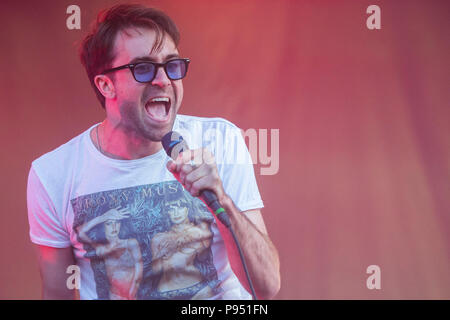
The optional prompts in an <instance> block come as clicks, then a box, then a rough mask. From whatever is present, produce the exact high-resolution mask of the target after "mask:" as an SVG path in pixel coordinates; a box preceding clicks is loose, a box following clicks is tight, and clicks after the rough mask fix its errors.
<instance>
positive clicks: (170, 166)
mask: <svg viewBox="0 0 450 320" xmlns="http://www.w3.org/2000/svg"><path fill="white" fill-rule="evenodd" d="M166 167H167V170H169V171H170V172H175V169H176V168H177V164H176V163H175V161H172V160H169V161H168V162H167V164H166Z"/></svg>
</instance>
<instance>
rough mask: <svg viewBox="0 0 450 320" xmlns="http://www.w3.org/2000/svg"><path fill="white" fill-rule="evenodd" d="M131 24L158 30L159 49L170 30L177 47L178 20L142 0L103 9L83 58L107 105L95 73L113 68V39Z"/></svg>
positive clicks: (86, 40) (87, 39) (85, 42)
mask: <svg viewBox="0 0 450 320" xmlns="http://www.w3.org/2000/svg"><path fill="white" fill-rule="evenodd" d="M130 27H138V28H139V27H141V28H149V29H152V30H155V31H156V42H155V44H154V47H153V50H158V49H160V48H161V45H162V43H163V41H164V37H165V34H166V33H167V34H168V35H169V36H170V37H171V38H172V40H173V42H174V43H175V46H176V47H178V44H179V42H180V33H179V31H178V28H177V26H176V25H175V23H174V22H173V21H172V19H170V17H169V16H168V15H166V14H165V13H164V12H162V11H160V10H158V9H154V8H148V7H146V6H143V5H140V4H119V5H115V6H113V7H111V8H110V9H106V10H103V11H101V12H100V13H99V14H98V16H97V20H96V21H95V23H94V25H93V27H92V30H91V32H90V33H89V34H88V35H87V36H86V37H85V38H84V40H83V42H82V43H81V46H80V59H81V63H82V64H83V66H84V68H85V69H86V72H87V75H88V78H89V81H90V83H91V86H92V87H93V89H94V91H95V93H96V95H97V98H98V99H99V101H100V103H101V105H102V107H103V108H105V97H104V96H103V95H102V93H101V92H100V91H99V90H98V89H97V87H96V86H95V83H94V78H95V76H96V75H98V74H100V73H101V72H103V71H104V70H106V69H107V68H111V64H112V61H113V60H114V58H115V56H114V52H113V51H114V50H113V49H114V40H115V39H116V35H117V34H118V33H119V32H120V31H122V30H124V29H127V28H130Z"/></svg>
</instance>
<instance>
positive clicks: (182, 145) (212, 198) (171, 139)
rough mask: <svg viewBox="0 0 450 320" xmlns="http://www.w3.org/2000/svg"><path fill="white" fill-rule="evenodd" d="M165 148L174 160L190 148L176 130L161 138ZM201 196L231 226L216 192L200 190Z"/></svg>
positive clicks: (221, 219)
mask: <svg viewBox="0 0 450 320" xmlns="http://www.w3.org/2000/svg"><path fill="white" fill-rule="evenodd" d="M161 142H162V145H163V148H164V150H165V151H166V153H167V155H168V156H169V157H171V158H172V159H173V160H175V159H177V158H178V155H179V154H180V153H181V152H183V151H186V150H189V147H188V144H187V142H186V140H184V139H183V137H182V136H181V135H180V134H179V133H178V132H176V131H170V132H169V133H167V134H165V135H164V137H163V138H162V140H161ZM200 198H201V199H202V200H203V201H204V202H205V203H206V205H207V206H208V207H209V208H210V209H211V210H212V211H213V212H214V213H215V214H216V216H217V218H218V219H219V220H220V222H222V223H223V224H224V225H225V226H226V227H227V228H228V229H229V228H230V227H231V222H230V218H229V217H228V214H227V213H226V211H225V209H224V208H222V206H221V205H220V203H219V200H218V199H217V196H216V194H215V193H214V192H213V191H211V190H207V189H206V190H202V191H200Z"/></svg>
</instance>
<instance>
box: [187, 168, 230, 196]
mask: <svg viewBox="0 0 450 320" xmlns="http://www.w3.org/2000/svg"><path fill="white" fill-rule="evenodd" d="M205 189H209V190H211V191H213V192H214V193H216V195H217V196H218V197H220V196H221V195H222V193H223V187H222V182H221V180H220V177H219V175H218V173H217V172H215V171H213V172H211V173H209V174H207V175H202V177H200V178H199V179H197V180H195V181H194V182H193V183H192V185H191V187H190V189H189V192H190V193H191V195H192V196H194V197H197V196H198V195H199V194H200V192H201V191H202V190H205Z"/></svg>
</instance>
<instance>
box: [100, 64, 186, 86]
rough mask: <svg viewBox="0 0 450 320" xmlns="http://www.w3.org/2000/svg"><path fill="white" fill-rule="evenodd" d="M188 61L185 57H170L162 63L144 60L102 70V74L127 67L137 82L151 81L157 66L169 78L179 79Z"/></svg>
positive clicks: (183, 74) (184, 74)
mask: <svg viewBox="0 0 450 320" xmlns="http://www.w3.org/2000/svg"><path fill="white" fill-rule="evenodd" d="M189 62H191V60H189V59H187V58H183V59H172V60H169V61H166V62H164V63H157V62H151V61H144V62H137V63H130V64H125V65H123V66H120V67H116V68H112V69H108V70H105V71H103V72H102V74H105V73H108V72H113V71H117V70H121V69H125V68H129V69H130V70H131V73H132V74H133V77H134V79H135V80H136V81H137V82H141V83H146V82H151V81H153V79H155V76H156V72H157V70H158V68H160V67H162V68H163V69H164V71H165V72H166V75H167V77H168V78H169V79H170V80H180V79H183V78H184V77H185V76H186V73H187V70H188V66H189Z"/></svg>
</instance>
